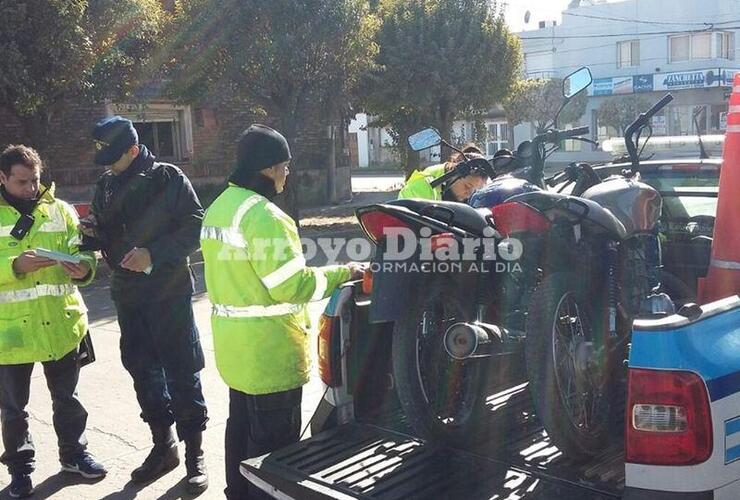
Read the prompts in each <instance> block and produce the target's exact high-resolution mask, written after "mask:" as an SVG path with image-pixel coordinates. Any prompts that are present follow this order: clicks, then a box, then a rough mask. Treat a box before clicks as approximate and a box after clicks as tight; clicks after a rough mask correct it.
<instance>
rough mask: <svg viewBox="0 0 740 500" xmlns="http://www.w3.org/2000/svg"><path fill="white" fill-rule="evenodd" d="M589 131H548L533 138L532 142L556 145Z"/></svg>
mask: <svg viewBox="0 0 740 500" xmlns="http://www.w3.org/2000/svg"><path fill="white" fill-rule="evenodd" d="M590 130H591V129H589V128H588V127H577V128H571V129H568V130H548V131H547V132H545V133H544V134H541V135H538V136H537V137H535V139H534V140H535V141H536V142H540V143H542V142H549V143H552V144H557V143H558V142H560V141H564V140H566V139H571V138H573V137H578V136H581V135H586V134H588V132H589V131H590Z"/></svg>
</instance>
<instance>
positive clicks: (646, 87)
mask: <svg viewBox="0 0 740 500" xmlns="http://www.w3.org/2000/svg"><path fill="white" fill-rule="evenodd" d="M632 89H633V90H634V91H635V92H636V93H637V92H652V91H653V75H636V76H633V77H632Z"/></svg>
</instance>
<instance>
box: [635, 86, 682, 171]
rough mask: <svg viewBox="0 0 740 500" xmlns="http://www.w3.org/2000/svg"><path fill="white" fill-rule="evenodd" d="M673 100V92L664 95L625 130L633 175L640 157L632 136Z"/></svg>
mask: <svg viewBox="0 0 740 500" xmlns="http://www.w3.org/2000/svg"><path fill="white" fill-rule="evenodd" d="M672 100H673V96H672V95H671V94H666V95H664V96H663V98H662V99H661V100H660V101H658V102H656V103H655V104H653V106H652V107H651V108H650V109H648V110H647V111H646V112H644V113H640V116H638V117H637V119H636V120H635V121H633V122H632V123H631V124H630V125H629V126H628V127H627V130H625V131H624V143H625V146H627V153H628V154H629V157H630V159H631V160H632V174H633V175H634V174H635V173H636V172H637V169H638V165H639V163H640V159H639V157H638V153H637V145H636V144H635V141H634V140H633V138H632V136H634V135H635V133H636V132H637V131H639V130H642V129H643V128H644V127H645V126H647V125H648V124H649V123H650V119H651V118H652V117H653V116H654V115H655V114H656V113H657V112H658V111H660V110H661V109H663V108H664V107H665V106H666V105H667V104H668V103H669V102H671V101H672Z"/></svg>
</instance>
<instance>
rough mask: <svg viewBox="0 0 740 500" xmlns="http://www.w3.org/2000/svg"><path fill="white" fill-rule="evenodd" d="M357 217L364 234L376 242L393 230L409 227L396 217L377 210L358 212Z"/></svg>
mask: <svg viewBox="0 0 740 500" xmlns="http://www.w3.org/2000/svg"><path fill="white" fill-rule="evenodd" d="M359 219H360V225H361V226H362V229H363V230H364V231H365V234H367V236H368V237H369V238H370V239H371V240H373V242H374V243H376V244H377V243H379V242H380V240H381V239H383V237H384V236H386V235H388V234H389V233H391V232H393V231H394V230H397V229H400V228H408V227H409V225H408V224H406V223H405V222H403V221H402V220H401V219H399V218H398V217H394V216H392V215H389V214H387V213H385V212H381V211H379V210H376V211H372V212H365V213H363V214H360V215H359Z"/></svg>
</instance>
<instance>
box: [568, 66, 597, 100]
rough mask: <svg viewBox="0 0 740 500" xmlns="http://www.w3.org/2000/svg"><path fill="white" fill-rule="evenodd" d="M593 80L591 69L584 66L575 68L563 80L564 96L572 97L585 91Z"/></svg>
mask: <svg viewBox="0 0 740 500" xmlns="http://www.w3.org/2000/svg"><path fill="white" fill-rule="evenodd" d="M591 82H593V77H592V76H591V70H590V69H588V68H586V67H585V66H584V67H583V68H580V69H577V70H575V71H574V72H573V73H571V74H570V75H568V76H566V77H565V79H564V80H563V97H565V98H566V99H571V98H573V97H575V96H576V95H577V94H579V93H581V92H583V91H584V90H585V89H586V88H587V87H588V86H589V85H591Z"/></svg>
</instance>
